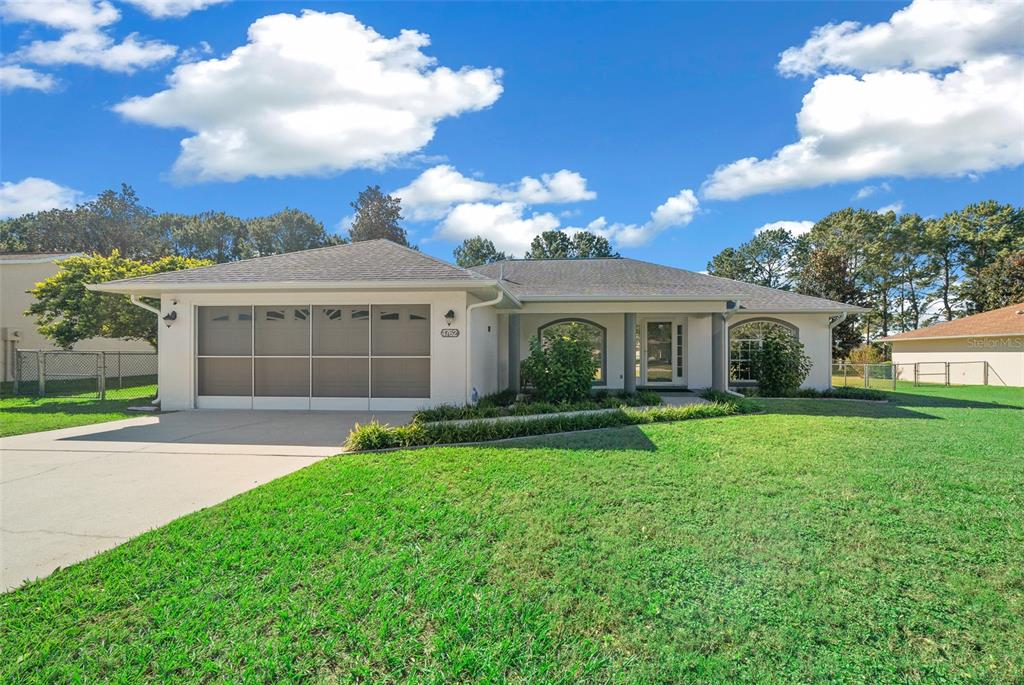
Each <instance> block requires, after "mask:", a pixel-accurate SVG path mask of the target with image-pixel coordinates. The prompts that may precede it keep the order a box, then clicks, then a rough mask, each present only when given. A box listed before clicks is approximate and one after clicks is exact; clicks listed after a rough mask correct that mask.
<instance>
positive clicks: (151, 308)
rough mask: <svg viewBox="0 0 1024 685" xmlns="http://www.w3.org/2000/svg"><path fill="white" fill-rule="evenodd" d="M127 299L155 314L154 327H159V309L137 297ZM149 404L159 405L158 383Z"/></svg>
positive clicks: (132, 296)
mask: <svg viewBox="0 0 1024 685" xmlns="http://www.w3.org/2000/svg"><path fill="white" fill-rule="evenodd" d="M128 299H129V300H131V303H132V304H133V305H135V306H136V307H142V308H143V309H145V310H146V311H147V312H153V313H154V314H156V325H157V328H159V327H160V314H161V312H160V310H159V309H157V308H156V307H154V306H153V305H151V304H146V303H145V302H143V301H142V300H140V299H139V296H138V295H129V296H128ZM150 404H160V384H159V383H157V386H156V397H155V398H153V401H152V402H150Z"/></svg>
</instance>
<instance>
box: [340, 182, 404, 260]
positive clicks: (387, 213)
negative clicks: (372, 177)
mask: <svg viewBox="0 0 1024 685" xmlns="http://www.w3.org/2000/svg"><path fill="white" fill-rule="evenodd" d="M349 206H351V207H352V209H353V210H355V216H354V217H353V219H352V227H351V228H350V229H349V232H348V237H349V240H351V241H352V242H353V243H358V242H360V241H363V240H376V239H379V238H384V239H386V240H390V241H392V242H395V243H398V244H399V245H405V246H406V247H408V246H409V238H408V236H407V235H406V233H405V229H404V228H402V227H401V226H399V224H398V222H399V221H401V220H402V201H401V199H399V198H397V197H394V196H392V195H388V194H386V193H383V192H381V189H380V186H376V185H374V186H367V187H366V190H364V191H363V192H361V193H359V197H357V198H356V199H355V201H354V202H351V203H349Z"/></svg>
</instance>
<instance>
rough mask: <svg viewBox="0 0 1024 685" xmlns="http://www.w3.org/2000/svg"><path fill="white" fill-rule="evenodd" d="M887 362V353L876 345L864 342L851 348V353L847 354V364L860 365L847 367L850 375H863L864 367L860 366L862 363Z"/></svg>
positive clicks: (847, 372)
mask: <svg viewBox="0 0 1024 685" xmlns="http://www.w3.org/2000/svg"><path fill="white" fill-rule="evenodd" d="M885 362H886V358H885V354H884V353H883V352H882V350H881V349H879V348H878V347H876V346H875V345H871V344H868V343H864V344H862V345H858V346H857V347H855V348H853V349H852V350H850V353H849V354H848V355H846V363H847V364H857V365H858V366H850V367H848V368H847V369H846V374H847V375H850V376H858V377H863V375H864V367H863V366H859V365H860V364H884V363H885Z"/></svg>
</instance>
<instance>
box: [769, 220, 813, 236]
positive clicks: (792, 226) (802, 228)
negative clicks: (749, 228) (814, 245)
mask: <svg viewBox="0 0 1024 685" xmlns="http://www.w3.org/2000/svg"><path fill="white" fill-rule="evenodd" d="M813 227H814V222H813V221H772V222H770V223H767V224H764V225H763V226H760V227H759V228H756V229H754V235H757V234H758V233H764V232H765V231H774V230H775V229H777V228H784V229H786V230H787V231H789V232H790V233H791V234H792V235H794V236H799V235H803V234H804V233H808V232H809V231H810V230H811V229H812V228H813Z"/></svg>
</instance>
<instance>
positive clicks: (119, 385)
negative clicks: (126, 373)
mask: <svg viewBox="0 0 1024 685" xmlns="http://www.w3.org/2000/svg"><path fill="white" fill-rule="evenodd" d="M123 388H124V380H123V379H122V378H121V351H120V350H118V352H117V389H118V390H122V389H123Z"/></svg>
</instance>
